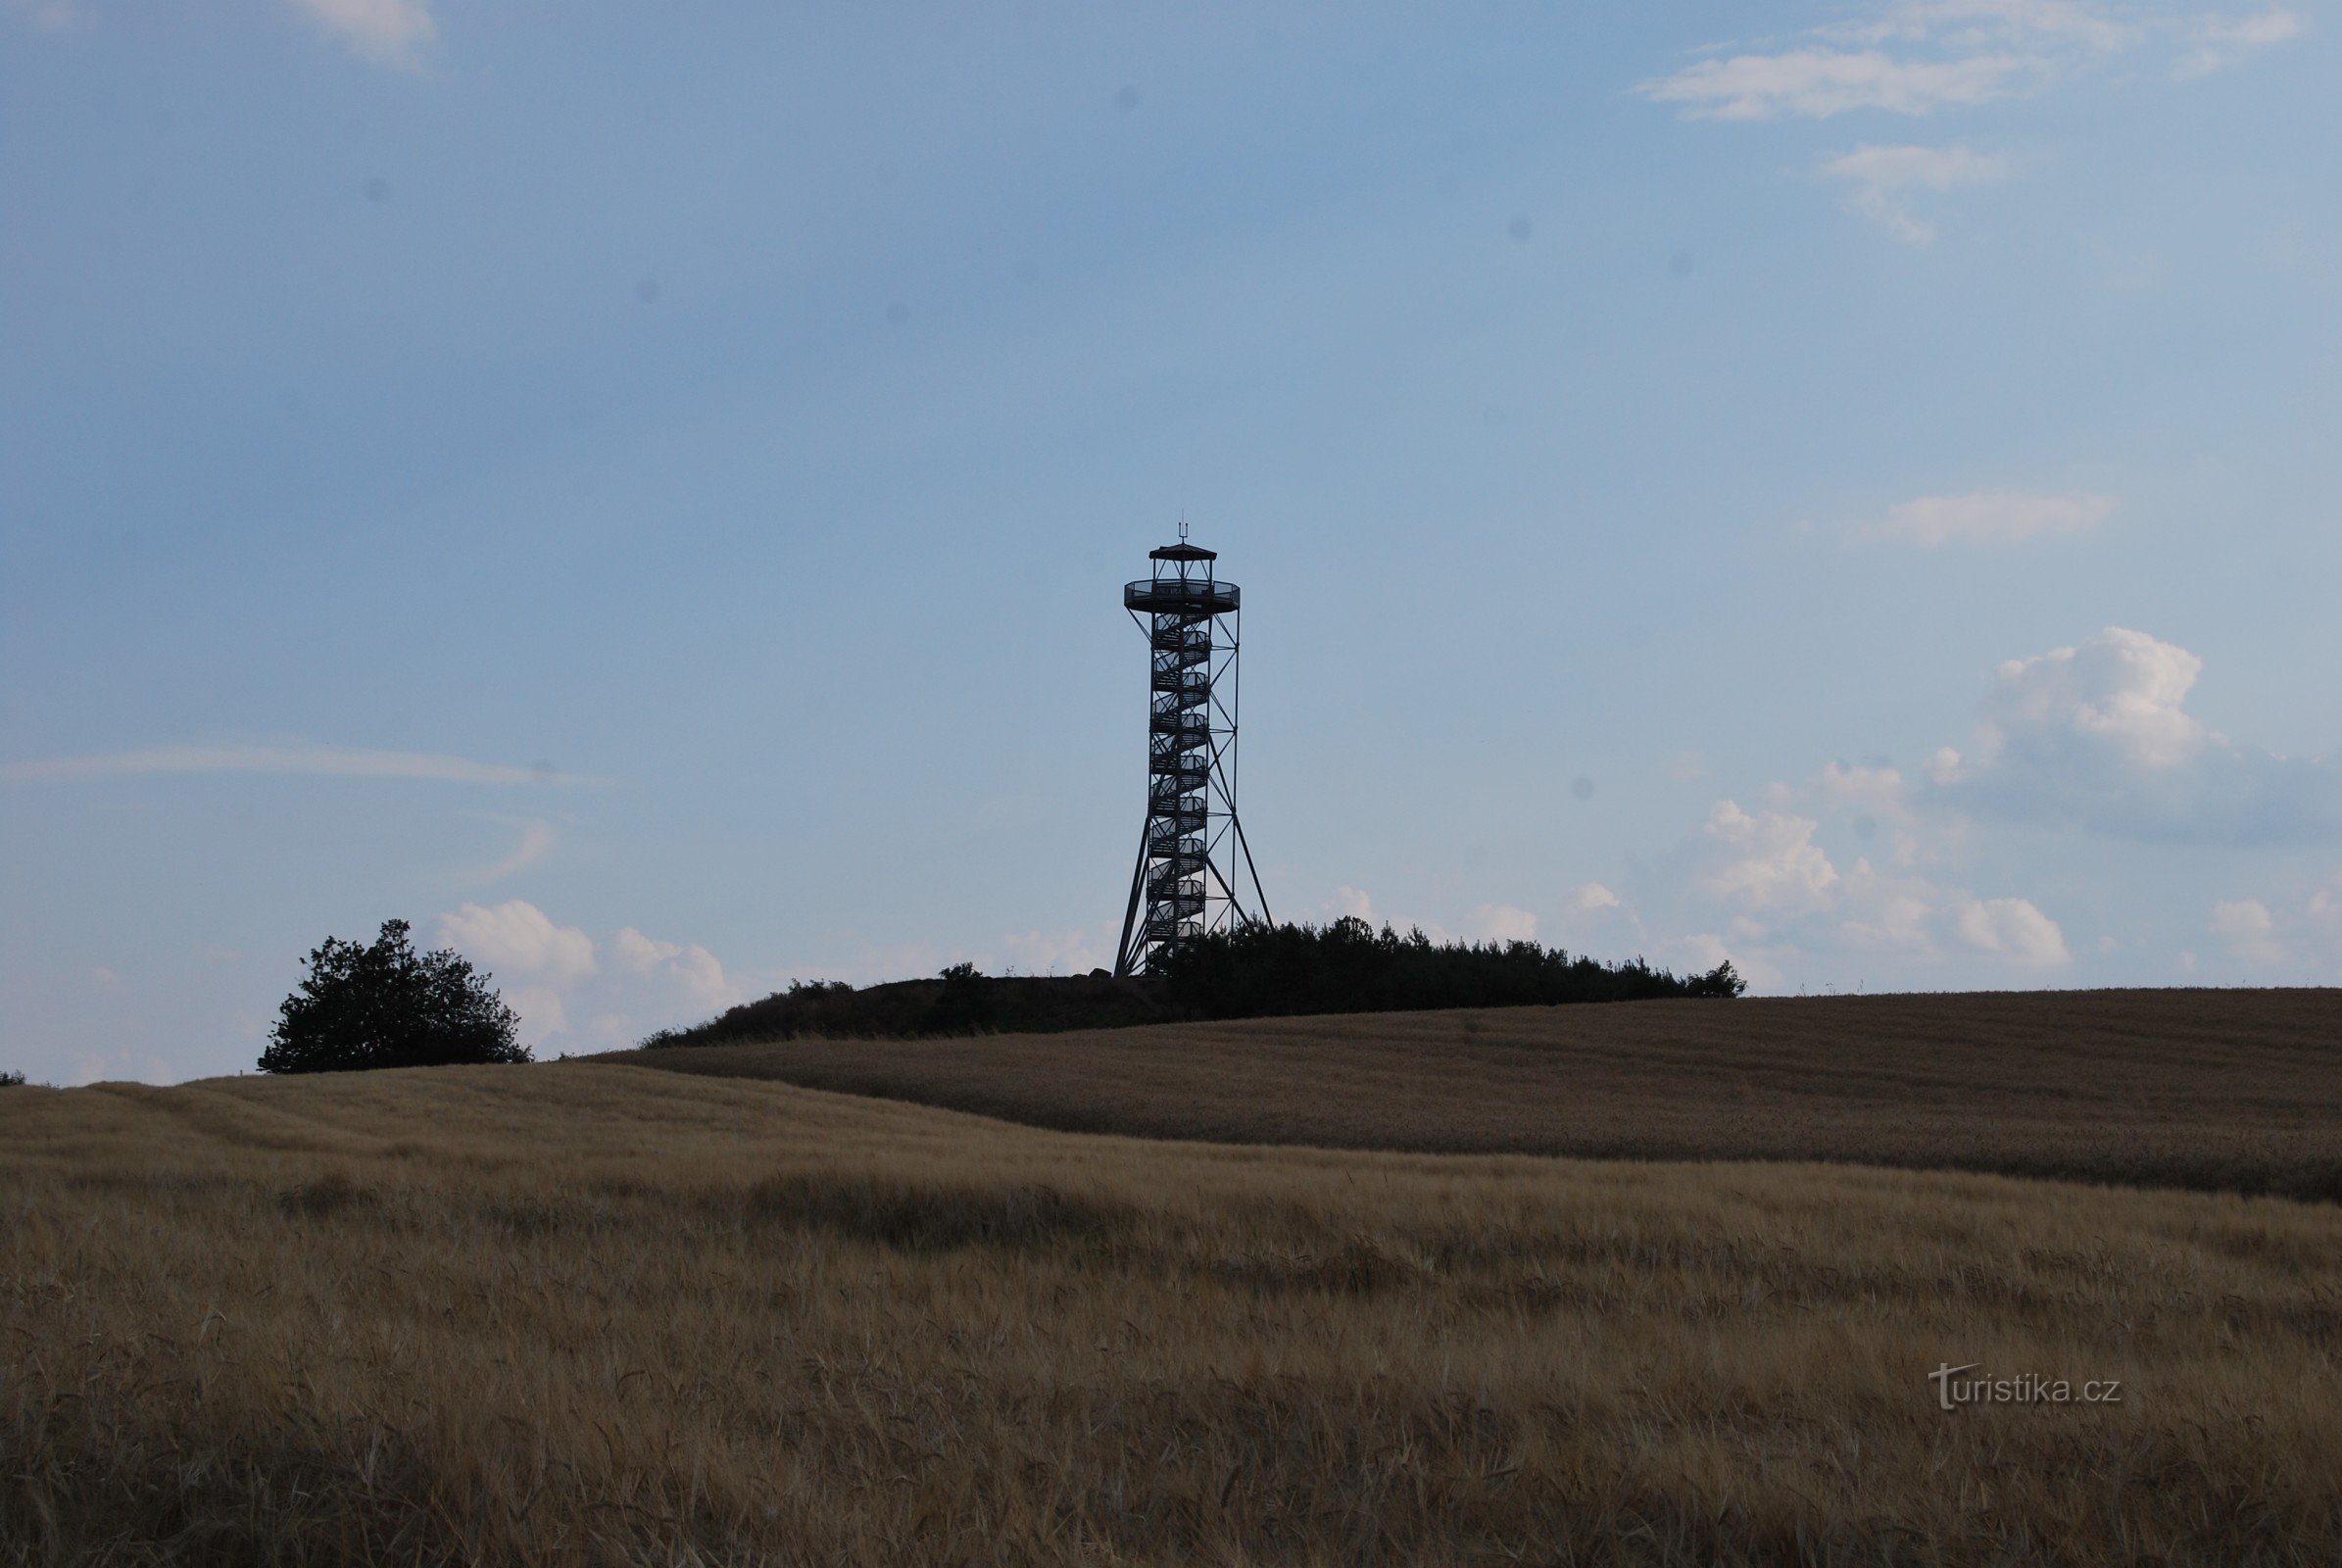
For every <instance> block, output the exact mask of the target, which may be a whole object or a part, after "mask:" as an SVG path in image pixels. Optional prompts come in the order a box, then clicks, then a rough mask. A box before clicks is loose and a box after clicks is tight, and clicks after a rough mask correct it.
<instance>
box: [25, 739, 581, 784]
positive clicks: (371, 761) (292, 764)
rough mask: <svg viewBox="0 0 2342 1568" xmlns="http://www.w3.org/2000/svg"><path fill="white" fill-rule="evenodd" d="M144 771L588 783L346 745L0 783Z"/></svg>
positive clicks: (213, 749)
mask: <svg viewBox="0 0 2342 1568" xmlns="http://www.w3.org/2000/svg"><path fill="white" fill-rule="evenodd" d="M148 773H290V774H312V775H317V776H320V777H326V778H407V779H426V780H431V781H434V782H438V783H446V784H553V785H575V784H584V783H590V782H592V781H591V780H587V779H582V778H579V777H577V776H576V775H574V774H569V773H562V772H558V771H556V770H555V769H553V768H551V767H512V766H509V765H507V764H505V763H501V762H475V761H472V760H469V759H468V758H463V757H445V756H441V755H439V754H437V753H432V752H383V751H369V750H366V749H364V748H359V747H346V746H299V745H296V746H159V747H153V748H150V749H148V750H145V751H137V752H110V753H106V754H104V755H102V756H93V757H48V758H37V759H33V760H26V761H21V762H0V784H79V783H86V782H88V781H90V780H94V779H108V778H130V777H135V776H138V775H140V774H148Z"/></svg>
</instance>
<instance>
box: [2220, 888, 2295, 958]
mask: <svg viewBox="0 0 2342 1568" xmlns="http://www.w3.org/2000/svg"><path fill="white" fill-rule="evenodd" d="M2276 929H2277V921H2276V916H2275V915H2274V914H2271V913H2270V912H2269V906H2268V905H2266V904H2263V903H2262V902H2261V901H2260V900H2259V899H2237V900H2235V901H2233V902H2231V901H2228V900H2222V901H2220V903H2218V904H2215V905H2214V906H2213V907H2212V922H2211V930H2212V933H2213V934H2214V935H2215V936H2218V937H2220V938H2222V939H2223V940H2225V941H2226V942H2227V944H2228V948H2229V951H2230V952H2232V953H2234V954H2235V955H2236V956H2238V957H2239V958H2242V959H2244V960H2245V961H2246V962H2248V963H2276V962H2279V961H2281V960H2282V959H2283V958H2284V957H2285V948H2284V944H2282V943H2280V942H2279V941H2277V940H2276Z"/></svg>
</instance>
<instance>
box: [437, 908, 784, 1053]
mask: <svg viewBox="0 0 2342 1568" xmlns="http://www.w3.org/2000/svg"><path fill="white" fill-rule="evenodd" d="M433 924H434V929H435V931H436V932H437V936H438V940H439V941H441V942H443V943H445V944H446V945H447V946H449V947H452V948H454V949H456V950H457V951H458V952H459V953H462V954H463V955H464V956H465V957H467V958H469V959H471V960H472V961H473V962H474V963H476V964H478V965H479V966H480V967H481V968H483V969H486V970H489V971H491V972H492V973H493V974H494V975H495V976H496V978H497V982H498V989H499V990H500V991H501V992H502V993H503V995H504V999H505V1001H506V1002H507V1003H508V1004H510V1005H511V1006H512V1010H513V1011H514V1012H517V1013H518V1014H519V1015H520V1019H521V1039H522V1040H523V1041H524V1042H525V1043H527V1044H528V1045H529V1046H530V1047H532V1048H536V1049H544V1048H547V1047H558V1048H560V1049H564V1050H567V1049H586V1048H588V1047H592V1048H595V1049H601V1048H606V1047H614V1046H622V1045H626V1044H628V1043H630V1042H631V1041H633V1040H637V1039H640V1038H641V1037H642V1036H644V1035H646V1034H649V1033H651V1032H652V1031H653V1030H655V1029H660V1028H664V1027H667V1026H670V1025H674V1024H681V1023H693V1022H697V1021H699V1020H700V1019H702V1018H705V1017H707V1016H708V1015H709V1014H711V1013H714V1012H718V1011H720V1010H722V1009H723V1008H725V1007H728V1006H731V1005H733V1004H735V1003H737V1002H739V1001H740V1000H742V999H741V993H740V988H739V987H738V986H737V985H736V984H734V982H733V980H732V978H731V977H730V976H729V975H727V974H726V973H725V972H724V966H723V964H722V963H721V962H719V961H718V960H717V958H716V956H715V955H714V954H712V953H710V952H708V951H707V949H706V948H704V947H702V946H700V945H699V944H697V943H685V942H667V941H662V940H660V939H659V938H657V937H653V936H649V935H646V934H645V933H644V932H643V931H641V930H639V929H638V928H636V927H634V926H631V925H629V926H621V927H620V928H619V930H618V933H617V935H616V936H614V937H612V938H610V942H609V944H608V946H607V948H605V947H603V946H602V945H600V944H597V943H596V942H595V941H594V939H593V938H592V937H591V936H589V935H588V934H587V933H586V932H585V931H584V930H583V929H581V928H580V927H577V926H573V925H561V924H560V923H559V922H558V921H556V920H555V919H554V918H553V917H552V916H551V915H549V914H547V913H546V912H545V911H544V910H542V909H540V908H538V907H536V906H535V905H533V904H530V903H528V902H527V901H526V900H523V899H512V900H508V901H507V902H505V903H503V904H499V905H497V906H495V907H481V906H480V905H477V904H465V905H464V906H462V907H459V908H456V909H454V910H452V911H450V912H449V913H446V914H442V915H440V916H439V917H438V918H437V919H436V921H434V923H433ZM606 959H607V961H605V960H606ZM578 1019H582V1020H583V1021H582V1022H576V1021H573V1020H578Z"/></svg>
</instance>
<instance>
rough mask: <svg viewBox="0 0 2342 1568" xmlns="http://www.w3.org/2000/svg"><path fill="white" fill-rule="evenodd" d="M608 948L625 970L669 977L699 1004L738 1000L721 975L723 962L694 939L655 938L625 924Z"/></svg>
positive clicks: (713, 1005) (724, 1004)
mask: <svg viewBox="0 0 2342 1568" xmlns="http://www.w3.org/2000/svg"><path fill="white" fill-rule="evenodd" d="M610 949H611V952H612V953H614V954H615V955H616V957H617V961H618V964H619V966H620V967H621V968H622V969H624V970H625V971H626V972H627V973H629V974H633V975H639V976H642V977H644V978H646V979H651V978H659V979H665V980H668V981H671V982H673V983H674V984H675V985H676V986H677V987H678V988H680V990H681V992H682V994H683V995H684V996H686V997H688V998H690V999H691V1000H692V1001H693V1002H694V1003H696V1004H698V1005H701V1006H704V1007H708V1008H718V1007H728V1006H730V1005H732V1004H733V1003H735V1002H737V1001H739V1000H740V995H739V992H738V990H737V989H736V988H735V987H733V985H732V984H731V983H730V982H729V981H727V980H726V979H725V978H724V966H723V965H722V964H721V963H718V962H717V961H716V958H715V955H714V954H712V953H709V952H708V951H707V949H706V948H703V947H701V946H700V945H699V944H698V943H696V942H695V943H692V944H689V945H688V946H686V945H684V944H680V943H674V942H659V941H657V940H655V939H653V938H651V937H647V936H644V935H643V934H642V933H641V932H640V931H637V930H636V929H635V928H634V927H632V926H627V927H625V928H624V929H622V930H620V931H619V932H618V934H617V937H616V939H615V940H614V941H612V942H611V943H610Z"/></svg>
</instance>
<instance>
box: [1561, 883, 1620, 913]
mask: <svg viewBox="0 0 2342 1568" xmlns="http://www.w3.org/2000/svg"><path fill="white" fill-rule="evenodd" d="M1570 903H1571V905H1572V906H1573V907H1576V908H1580V909H1586V910H1593V909H1615V908H1617V907H1618V895H1617V894H1615V893H1613V892H1611V891H1610V890H1609V889H1608V888H1606V887H1604V886H1602V884H1601V883H1599V882H1586V883H1582V884H1580V885H1579V886H1577V887H1574V888H1572V889H1570Z"/></svg>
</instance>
